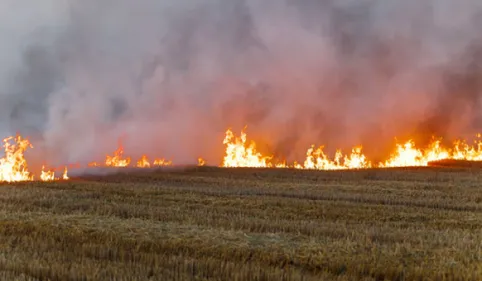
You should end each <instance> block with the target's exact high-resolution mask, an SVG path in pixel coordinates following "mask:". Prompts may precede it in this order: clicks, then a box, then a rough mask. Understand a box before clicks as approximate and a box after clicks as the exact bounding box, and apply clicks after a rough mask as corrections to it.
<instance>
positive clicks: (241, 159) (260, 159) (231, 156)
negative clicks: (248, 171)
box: [222, 129, 273, 168]
mask: <svg viewBox="0 0 482 281" xmlns="http://www.w3.org/2000/svg"><path fill="white" fill-rule="evenodd" d="M223 144H224V145H225V146H226V151H225V156H224V160H223V163H222V167H259V168H261V167H272V166H273V164H272V163H271V159H272V157H269V156H263V155H262V154H261V153H259V152H257V151H256V143H255V142H254V141H251V142H250V143H249V144H248V143H247V138H246V132H245V131H244V129H243V130H242V131H241V137H239V138H238V137H235V136H234V134H233V132H232V131H231V129H228V130H227V131H226V136H225V138H224V141H223Z"/></svg>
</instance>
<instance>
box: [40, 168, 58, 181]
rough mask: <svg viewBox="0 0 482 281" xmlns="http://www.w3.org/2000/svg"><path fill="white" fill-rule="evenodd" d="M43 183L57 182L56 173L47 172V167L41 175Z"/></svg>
mask: <svg viewBox="0 0 482 281" xmlns="http://www.w3.org/2000/svg"><path fill="white" fill-rule="evenodd" d="M40 180H41V181H54V180H55V172H54V171H53V170H48V171H45V166H42V171H41V174H40Z"/></svg>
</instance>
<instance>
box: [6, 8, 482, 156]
mask: <svg viewBox="0 0 482 281" xmlns="http://www.w3.org/2000/svg"><path fill="white" fill-rule="evenodd" d="M7 2H9V3H10V2H11V3H10V4H9V5H8V6H6V7H4V8H3V9H2V11H4V13H7V14H8V15H9V16H8V17H7V16H5V17H0V18H2V19H1V21H2V24H1V26H2V27H3V28H2V29H1V30H0V36H1V38H3V39H4V41H5V42H7V43H6V45H5V46H4V48H2V49H1V51H0V59H1V62H2V63H1V64H0V65H1V66H0V81H2V83H1V84H0V87H1V88H0V93H1V96H0V98H1V101H2V102H1V106H2V110H1V112H2V113H1V114H3V115H2V120H3V122H2V124H1V129H2V130H1V131H2V134H4V135H11V134H13V133H15V132H20V133H22V134H27V135H29V136H31V137H32V142H34V143H40V144H39V145H37V147H38V149H39V150H40V149H41V150H42V154H43V156H44V157H46V159H45V160H47V161H50V162H52V163H53V164H56V163H65V162H85V163H87V162H88V161H90V160H91V159H93V158H98V157H99V156H103V155H105V153H106V152H107V151H111V150H113V149H114V148H115V144H116V142H117V139H118V138H119V137H124V146H125V149H126V150H129V151H131V152H132V153H133V154H134V155H135V154H136V153H137V154H139V156H140V155H141V154H144V153H155V154H158V155H163V156H165V157H167V158H169V159H176V162H177V163H183V162H185V163H189V162H190V161H195V159H197V158H198V157H199V156H201V155H202V156H203V157H204V158H205V159H206V161H207V162H208V163H209V162H217V161H219V159H222V153H223V152H224V150H223V149H222V147H220V145H219V144H220V143H221V142H222V138H223V135H224V132H225V130H226V128H227V127H233V128H237V129H241V128H242V127H244V126H245V125H246V124H247V125H248V126H249V128H250V135H251V136H252V137H253V138H256V139H257V140H259V141H258V143H262V144H263V145H264V146H266V149H269V150H270V151H272V152H275V153H276V155H282V156H283V157H286V158H287V159H295V158H297V157H300V156H303V155H304V154H305V152H306V148H307V147H309V145H310V144H312V143H316V144H326V146H327V147H331V148H332V149H337V148H342V149H346V148H348V147H352V146H353V145H357V144H363V146H364V150H365V151H366V153H367V154H372V155H375V156H378V155H377V154H380V153H383V154H386V153H387V151H385V149H380V148H386V149H388V148H390V147H393V145H392V144H393V143H392V141H393V139H394V137H401V138H406V137H411V138H415V139H417V141H421V142H423V141H427V140H428V139H429V138H430V137H431V136H432V135H437V136H442V137H446V138H449V139H450V138H455V137H460V136H463V137H465V136H466V135H471V134H473V133H474V132H476V131H478V130H480V129H481V123H480V120H481V119H480V118H481V117H480V116H479V115H480V114H479V112H478V110H477V109H478V108H479V104H480V101H479V96H480V95H481V84H480V83H481V82H480V81H479V79H480V78H479V77H480V74H481V66H480V61H481V55H480V52H481V50H482V49H481V47H482V42H481V41H480V40H479V39H478V37H479V35H478V33H479V30H480V27H481V26H482V20H481V19H482V18H481V15H482V13H481V12H482V7H481V6H482V5H481V4H480V3H479V1H464V2H463V3H456V2H454V1H445V0H444V1H436V0H433V1H428V2H427V1H425V2H423V3H421V2H420V1H415V0H410V1H310V0H304V1H290V0H286V1H274V0H269V1H247V0H246V1H242V0H236V1H234V0H228V1H225V0H224V1H221V0H210V1H208V0H204V1H154V0H140V1H135V3H134V2H132V1H127V0H119V1H112V0H103V1H92V0H89V1H60V0H50V1H48V3H47V2H42V4H38V3H36V2H34V1H28V2H30V3H29V4H25V3H24V4H23V5H22V6H21V7H20V6H17V5H16V4H15V5H14V2H13V1H7Z"/></svg>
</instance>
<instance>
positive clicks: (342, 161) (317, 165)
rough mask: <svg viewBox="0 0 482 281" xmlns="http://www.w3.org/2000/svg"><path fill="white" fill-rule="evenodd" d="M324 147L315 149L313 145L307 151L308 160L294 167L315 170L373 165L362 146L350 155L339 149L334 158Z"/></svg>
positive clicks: (358, 167) (354, 149) (357, 167)
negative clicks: (329, 156)
mask: <svg viewBox="0 0 482 281" xmlns="http://www.w3.org/2000/svg"><path fill="white" fill-rule="evenodd" d="M323 149H324V147H323V146H320V147H319V148H317V149H315V146H314V145H312V146H311V147H310V148H309V149H308V151H307V152H306V160H305V163H304V165H303V166H301V165H299V164H298V163H295V165H294V167H295V168H298V169H315V170H341V169H363V168H370V167H371V166H372V165H371V163H370V162H369V161H368V160H367V158H366V156H365V155H364V154H363V153H362V146H357V147H354V148H353V149H352V152H351V154H350V155H345V156H344V155H343V153H342V152H341V150H337V151H336V153H335V157H334V159H333V160H331V159H329V158H328V156H327V155H326V154H325V153H324V152H323Z"/></svg>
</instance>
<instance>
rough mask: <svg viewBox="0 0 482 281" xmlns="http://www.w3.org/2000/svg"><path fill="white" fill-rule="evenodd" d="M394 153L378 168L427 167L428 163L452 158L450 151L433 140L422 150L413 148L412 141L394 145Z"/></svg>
mask: <svg viewBox="0 0 482 281" xmlns="http://www.w3.org/2000/svg"><path fill="white" fill-rule="evenodd" d="M396 147H397V148H396V151H395V152H394V153H393V154H392V155H391V156H390V158H389V159H388V160H387V161H385V162H384V163H380V164H379V167H381V168H389V167H417V166H427V165H428V163H429V162H430V161H437V160H443V159H451V158H453V157H452V155H451V153H450V149H446V148H444V147H442V145H441V141H440V140H433V141H432V142H431V143H430V144H429V146H428V148H426V149H424V150H422V149H418V148H416V146H415V142H414V141H413V140H409V141H407V142H406V143H404V144H396Z"/></svg>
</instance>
